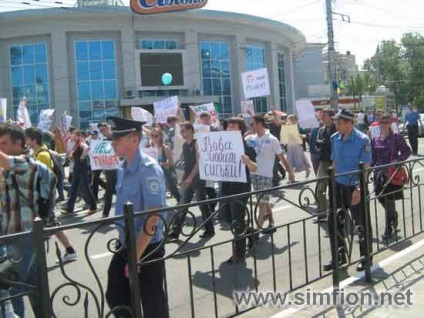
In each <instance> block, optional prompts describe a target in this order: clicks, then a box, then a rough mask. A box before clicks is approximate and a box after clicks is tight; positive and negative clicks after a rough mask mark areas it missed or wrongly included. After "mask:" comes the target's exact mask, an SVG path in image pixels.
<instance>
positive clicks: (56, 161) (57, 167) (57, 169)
mask: <svg viewBox="0 0 424 318" xmlns="http://www.w3.org/2000/svg"><path fill="white" fill-rule="evenodd" d="M44 151H46V152H48V153H49V155H50V158H51V160H52V162H53V173H54V174H55V176H56V178H57V179H58V180H59V179H61V177H62V168H61V166H62V164H61V161H62V159H61V158H60V156H59V155H58V154H57V153H55V152H53V151H51V150H50V149H41V150H40V151H39V152H38V153H41V152H44Z"/></svg>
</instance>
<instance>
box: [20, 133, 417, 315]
mask: <svg viewBox="0 0 424 318" xmlns="http://www.w3.org/2000/svg"><path fill="white" fill-rule="evenodd" d="M419 152H421V153H424V142H423V141H422V140H420V151H419ZM414 173H415V174H416V175H419V176H420V178H421V180H423V179H422V178H424V167H422V166H420V165H416V167H415V169H414ZM311 178H312V176H311V177H310V179H311ZM296 179H297V180H298V181H302V179H304V172H301V173H299V174H297V175H296ZM283 184H285V182H283ZM314 186H315V185H314V184H313V183H311V184H310V185H309V187H311V188H313V187H314ZM305 187H307V186H305ZM305 187H301V186H294V187H293V188H291V189H289V190H285V191H283V192H282V193H281V194H280V195H281V196H282V197H283V199H281V198H280V199H275V198H274V201H275V206H274V218H275V222H276V224H277V225H278V226H280V228H278V230H277V231H276V232H275V233H274V234H273V235H272V237H271V236H270V235H263V236H261V238H260V240H259V242H258V243H257V245H256V246H255V248H254V249H253V250H252V251H250V252H249V254H248V258H247V261H246V264H245V265H233V266H230V265H227V264H226V262H225V261H226V260H227V259H228V258H229V257H230V255H231V244H229V243H226V244H222V245H218V246H216V247H213V248H204V249H202V250H196V251H193V252H191V253H188V254H187V253H185V254H184V253H183V254H184V255H181V252H182V251H189V250H192V249H195V248H198V247H202V246H204V247H207V246H210V245H213V244H217V243H220V242H224V241H226V240H229V239H231V237H232V235H231V232H230V231H229V229H228V227H225V226H222V225H221V224H219V223H218V222H216V225H215V228H216V232H217V234H216V235H215V237H213V238H212V239H210V240H202V239H200V238H199V236H198V234H197V235H195V236H194V237H193V238H192V239H191V240H190V241H189V242H187V243H186V244H185V245H184V247H182V248H181V250H180V251H179V253H177V254H176V255H174V256H173V257H171V258H170V259H168V260H167V261H166V271H167V289H168V295H169V306H170V313H171V317H190V316H191V312H192V310H193V312H194V314H195V316H196V317H214V316H215V310H217V313H218V316H228V315H230V314H233V313H235V310H236V309H235V306H234V303H233V301H232V292H233V291H234V290H245V289H248V288H249V289H255V286H257V288H258V289H259V290H273V289H274V288H276V289H277V290H288V289H290V288H293V287H296V286H300V285H303V284H305V283H306V282H307V281H310V280H313V279H317V278H319V277H320V275H322V274H325V273H323V272H321V271H320V268H321V266H320V264H322V263H323V262H325V261H327V260H329V259H330V250H329V240H328V237H327V236H326V232H327V231H326V225H325V224H321V225H319V226H318V225H317V224H314V223H313V220H312V219H310V220H307V221H300V222H298V223H295V224H292V225H290V226H287V224H289V223H291V222H295V221H297V220H302V219H305V218H307V217H309V216H310V215H311V213H313V212H314V210H315V207H316V206H315V202H314V199H313V196H312V195H311V193H310V192H309V191H308V190H304V194H305V196H306V197H308V198H309V200H310V201H311V205H310V207H309V208H308V209H307V210H308V211H305V210H304V209H300V208H299V207H297V206H296V205H299V195H300V193H301V191H302V190H303V189H304V188H305ZM420 190H421V188H415V189H413V190H411V191H409V190H407V191H405V200H404V201H402V202H398V206H397V207H398V211H400V220H399V228H400V232H399V233H398V237H399V238H401V237H404V236H405V230H406V235H411V234H412V229H413V228H414V231H416V232H417V231H419V229H420V226H422V222H421V220H422V214H423V212H421V211H419V209H418V208H417V207H418V203H419V202H418V200H421V199H422V198H421V192H420ZM302 198H303V197H302ZM411 198H412V200H411ZM302 202H306V201H304V200H303V199H302ZM411 202H413V203H412V205H413V206H414V208H411ZM168 203H169V205H175V201H174V200H173V199H169V202H168ZM293 203H294V204H293ZM191 211H192V212H194V214H195V215H196V216H198V217H199V220H200V211H198V209H191ZM402 211H403V212H402ZM371 213H372V224H373V228H374V229H375V224H378V231H379V233H378V235H376V233H374V235H373V236H374V238H375V240H374V249H377V248H378V247H379V248H382V247H383V244H384V242H382V241H381V239H377V237H381V235H382V233H383V231H384V212H383V210H382V208H381V207H380V205H379V204H378V203H377V204H376V202H373V203H372V204H371ZM420 213H421V215H420ZM100 215H101V213H96V214H94V215H92V216H86V215H85V212H78V213H76V215H74V216H70V217H62V216H60V220H61V222H62V223H63V224H68V223H74V222H85V221H88V220H96V219H98V218H100ZM420 222H421V224H420ZM412 224H413V225H412ZM421 228H422V227H421ZM92 231H93V227H87V226H84V223H82V224H81V228H78V229H75V230H70V231H68V235H69V237H70V239H71V241H72V243H73V245H74V246H75V247H76V249H77V253H78V259H77V260H76V261H74V262H72V263H69V264H66V265H65V272H66V275H67V276H68V277H69V278H71V279H72V280H75V281H77V282H79V283H81V284H83V285H84V286H87V287H89V288H90V289H92V290H93V291H94V292H95V294H96V295H97V297H98V300H99V302H100V305H101V304H102V302H103V301H104V299H102V298H101V297H102V295H103V294H104V290H105V287H106V283H107V269H108V265H109V262H110V259H111V254H110V253H109V252H108V250H107V242H108V241H109V240H111V239H113V238H115V237H116V231H115V229H114V228H113V227H112V226H106V227H103V228H100V229H99V230H98V231H96V233H95V234H94V235H93V236H92V239H91V241H90V244H89V245H88V246H86V241H87V238H88V237H89V235H90V234H91V232H92ZM289 236H290V241H289ZM54 241H55V240H54V239H51V240H50V242H49V253H48V260H47V262H48V271H49V286H50V292H51V293H53V292H57V294H56V296H55V298H54V299H53V306H54V310H55V312H56V314H57V317H82V316H83V308H84V307H83V303H84V298H85V297H86V293H87V291H86V290H84V289H81V291H82V294H81V295H80V296H81V299H79V301H78V302H77V304H76V305H75V306H68V305H67V304H66V302H68V303H69V302H71V303H72V302H74V301H77V300H78V293H77V290H76V289H75V288H74V287H72V286H63V287H62V288H60V289H57V288H58V286H61V285H62V284H65V283H66V282H67V280H66V279H65V278H64V276H63V274H62V273H61V271H60V268H59V266H58V265H57V264H56V254H55V248H54ZM355 241H356V238H355V239H354V242H353V254H352V259H356V258H358V244H357V242H355ZM180 244H181V243H180ZM177 247H178V244H177V243H171V244H167V246H166V253H167V255H170V254H172V253H173V252H174V251H175V250H176V248H177ZM319 247H321V250H320V248H319ZM85 248H86V253H87V255H85V251H84V249H85ZM62 251H63V249H62ZM188 255H189V256H188ZM289 259H290V262H289ZM89 263H91V264H92V267H93V269H94V271H95V273H96V275H97V276H98V278H99V280H100V281H101V287H100V286H98V285H97V283H96V280H95V279H94V276H95V275H93V272H92V270H90V267H89V266H88V265H89ZM289 263H290V264H291V265H289ZM189 265H190V267H191V271H190V272H189V270H188V268H189ZM274 273H275V274H274ZM190 282H191V284H190ZM214 290H215V293H214V292H213V291H214ZM87 295H88V301H89V310H90V311H89V314H88V317H98V315H97V314H96V311H95V302H94V300H93V297H91V296H90V293H88V294H87ZM66 297H68V298H66ZM191 297H192V298H193V301H194V306H193V308H191V306H190V303H191V301H190V299H191ZM28 308H29V307H28ZM105 311H106V312H107V311H108V308H107V305H105ZM28 317H32V313H30V310H28Z"/></svg>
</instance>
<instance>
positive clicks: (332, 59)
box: [326, 0, 337, 109]
mask: <svg viewBox="0 0 424 318" xmlns="http://www.w3.org/2000/svg"><path fill="white" fill-rule="evenodd" d="M332 1H333V0H326V4H327V5H326V7H327V36H328V75H329V81H330V92H331V97H330V103H331V108H333V109H337V88H336V87H335V85H334V84H335V83H337V74H336V52H335V49H334V31H333V6H332V3H331V2H332Z"/></svg>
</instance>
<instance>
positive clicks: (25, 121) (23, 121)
mask: <svg viewBox="0 0 424 318" xmlns="http://www.w3.org/2000/svg"><path fill="white" fill-rule="evenodd" d="M26 105H27V99H26V97H22V98H21V101H20V102H19V106H18V111H17V114H16V117H17V119H18V125H19V126H20V127H22V128H29V127H31V126H32V124H31V119H30V117H29V112H28V108H27V106H26Z"/></svg>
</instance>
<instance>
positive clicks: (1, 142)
mask: <svg viewBox="0 0 424 318" xmlns="http://www.w3.org/2000/svg"><path fill="white" fill-rule="evenodd" d="M35 166H36V163H35V160H33V159H32V158H31V156H30V155H29V153H28V152H27V151H26V149H25V134H24V131H23V130H22V129H21V128H20V127H18V126H15V125H12V124H3V123H1V124H0V168H2V169H3V171H2V176H3V182H2V183H1V186H2V189H1V191H0V202H1V210H0V211H1V218H0V230H1V231H0V234H1V235H6V234H14V233H20V232H25V231H31V230H32V225H33V221H34V219H35V217H36V216H37V213H38V206H37V204H36V202H34V200H29V198H33V197H34V196H33V194H34V188H33V187H31V186H30V185H31V184H34V183H35V182H36V178H37V174H35V173H34V169H36V167H35ZM46 170H47V169H46ZM32 238H33V237H32V235H25V236H23V237H19V238H15V239H14V240H13V241H11V242H8V244H7V245H3V247H2V248H6V249H7V253H8V254H9V255H13V258H14V259H19V262H16V263H15V264H14V269H15V270H16V272H17V273H18V277H19V278H18V279H19V281H21V282H24V283H26V284H30V285H36V284H37V270H36V259H35V251H34V242H33V241H32ZM25 291H27V289H25V288H22V287H16V286H15V287H12V288H11V289H10V295H11V296H13V295H18V294H21V293H22V292H25ZM29 300H30V303H31V306H32V309H33V311H34V316H35V317H43V314H42V313H41V312H40V311H41V309H40V306H39V301H38V297H37V293H30V294H29ZM12 303H13V307H14V311H15V313H16V314H17V315H18V316H19V317H24V313H25V307H24V301H23V297H16V298H14V299H13V300H12Z"/></svg>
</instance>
